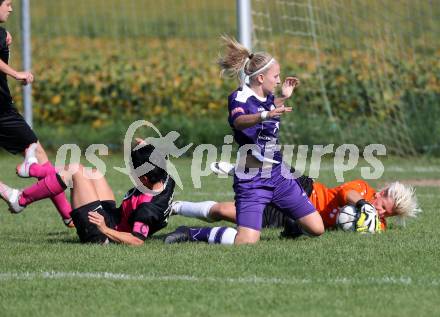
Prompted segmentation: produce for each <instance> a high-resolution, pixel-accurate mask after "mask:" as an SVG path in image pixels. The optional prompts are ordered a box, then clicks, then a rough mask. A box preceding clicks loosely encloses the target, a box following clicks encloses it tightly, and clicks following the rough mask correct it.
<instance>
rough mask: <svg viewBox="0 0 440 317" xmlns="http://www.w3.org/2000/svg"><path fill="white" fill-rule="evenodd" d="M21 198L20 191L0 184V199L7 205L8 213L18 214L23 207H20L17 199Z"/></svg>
mask: <svg viewBox="0 0 440 317" xmlns="http://www.w3.org/2000/svg"><path fill="white" fill-rule="evenodd" d="M20 196H21V191H20V190H18V189H15V188H11V187H9V186H8V185H5V184H3V183H0V197H1V198H2V199H3V200H4V201H6V203H7V204H8V205H9V211H10V212H11V213H13V214H18V213H19V212H21V211H22V210H23V209H24V207H23V206H20V204H19V203H18V199H19V198H20Z"/></svg>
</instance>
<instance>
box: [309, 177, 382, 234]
mask: <svg viewBox="0 0 440 317" xmlns="http://www.w3.org/2000/svg"><path fill="white" fill-rule="evenodd" d="M351 190H354V191H356V192H358V193H359V194H360V195H361V196H362V197H363V199H365V200H366V201H371V200H372V199H373V197H374V194H375V193H376V191H375V190H374V189H373V188H372V187H371V186H370V185H369V184H368V183H367V182H365V181H363V180H354V181H351V182H347V183H344V184H342V185H340V186H337V187H334V188H328V187H326V186H325V185H323V184H321V183H319V182H314V183H313V191H312V194H311V195H310V197H309V198H310V201H311V202H312V204H313V205H314V206H315V208H316V210H317V211H318V212H319V213H320V214H321V217H322V220H323V222H324V227H325V228H326V229H330V228H333V227H335V225H336V218H337V215H338V212H339V208H340V207H342V206H345V205H348V201H347V193H348V192H349V191H351ZM381 222H382V229H385V227H386V223H385V219H381Z"/></svg>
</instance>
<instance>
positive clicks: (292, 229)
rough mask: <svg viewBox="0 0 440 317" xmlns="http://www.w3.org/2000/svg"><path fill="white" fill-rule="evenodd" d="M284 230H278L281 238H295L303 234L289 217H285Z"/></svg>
mask: <svg viewBox="0 0 440 317" xmlns="http://www.w3.org/2000/svg"><path fill="white" fill-rule="evenodd" d="M283 227H284V230H283V231H281V232H280V238H281V239H296V238H298V237H300V236H302V235H303V234H304V232H303V231H302V230H301V228H300V227H299V226H298V224H297V223H296V221H295V220H293V219H292V218H290V217H285V220H284V225H283Z"/></svg>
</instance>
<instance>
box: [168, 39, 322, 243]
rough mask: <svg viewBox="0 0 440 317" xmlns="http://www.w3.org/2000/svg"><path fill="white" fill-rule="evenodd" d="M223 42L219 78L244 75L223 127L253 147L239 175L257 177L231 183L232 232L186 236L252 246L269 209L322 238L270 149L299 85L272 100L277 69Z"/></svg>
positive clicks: (290, 82)
mask: <svg viewBox="0 0 440 317" xmlns="http://www.w3.org/2000/svg"><path fill="white" fill-rule="evenodd" d="M222 39H223V41H224V44H225V49H226V50H225V54H224V56H223V57H221V58H220V59H219V61H218V64H219V66H220V68H221V72H222V73H225V74H228V75H230V76H231V77H237V78H239V77H240V74H241V72H244V74H245V75H246V76H247V78H248V81H246V83H241V85H240V86H239V87H238V88H237V89H236V90H235V91H233V92H232V93H231V94H230V95H229V97H228V110H229V117H228V122H229V125H230V126H231V128H232V131H233V133H234V139H235V141H236V142H237V144H238V145H239V146H240V147H249V146H250V147H252V151H251V150H249V151H247V152H246V154H244V155H243V156H242V157H243V162H242V167H243V170H246V169H253V170H254V171H256V174H255V175H253V177H252V178H251V179H249V177H245V176H244V175H236V176H235V177H234V185H233V189H234V192H235V199H236V206H237V208H236V214H237V217H236V218H237V219H236V223H237V230H235V229H234V228H227V227H217V228H209V227H208V228H195V229H194V230H192V229H188V230H187V231H186V232H188V233H189V235H190V237H191V240H194V241H205V242H211V243H220V244H253V243H257V242H258V241H259V240H260V233H261V228H262V226H261V225H262V216H263V210H264V208H265V206H266V205H268V204H270V203H272V204H274V205H276V206H278V207H279V208H280V210H282V212H283V213H285V214H287V215H289V216H290V217H291V218H293V219H295V220H296V221H297V223H298V226H301V230H304V231H305V232H307V233H308V234H310V235H314V236H319V235H321V234H322V233H323V232H324V225H323V223H322V219H321V217H320V216H319V213H318V212H317V211H316V210H315V207H314V206H313V205H312V203H311V202H310V200H309V199H308V198H307V195H306V194H305V193H304V190H303V189H302V187H301V186H300V185H299V184H298V182H297V180H295V179H292V178H286V177H284V176H283V175H282V170H283V168H285V167H284V165H283V163H282V154H281V152H280V151H279V150H277V149H276V146H275V145H277V144H278V143H279V140H278V134H279V133H278V131H279V128H280V116H282V115H284V114H286V113H288V112H290V111H291V110H292V109H291V108H290V107H285V106H284V103H285V102H286V101H287V100H288V99H289V98H290V97H291V96H292V95H293V91H294V89H295V87H296V86H297V85H298V84H299V81H298V79H297V78H294V77H287V78H286V79H285V80H284V82H283V83H282V85H281V93H282V94H281V96H280V97H275V95H274V93H275V90H276V87H277V86H278V85H280V84H281V79H280V65H279V63H278V62H277V61H276V60H275V59H274V58H273V57H272V56H271V55H270V54H268V53H266V52H258V53H251V52H249V51H248V50H247V49H246V47H244V46H243V45H241V44H240V43H238V42H237V41H235V40H234V39H231V38H229V37H223V38H222ZM247 82H248V83H247ZM269 173H270V174H269ZM268 174H269V175H268ZM268 176H269V177H268ZM286 193H289V195H286ZM174 237H176V235H169V236H167V238H166V239H165V242H166V243H173V242H179V241H178V240H179V238H178V237H176V238H177V239H174Z"/></svg>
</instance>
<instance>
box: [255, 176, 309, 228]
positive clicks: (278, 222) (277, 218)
mask: <svg viewBox="0 0 440 317" xmlns="http://www.w3.org/2000/svg"><path fill="white" fill-rule="evenodd" d="M291 172H292V173H294V172H295V170H294V169H292V170H291ZM298 182H299V184H300V185H301V187H302V188H303V189H304V191H305V192H306V194H307V196H308V197H310V195H311V194H312V191H313V179H312V178H310V177H308V176H305V175H302V176H301V177H298ZM286 218H287V216H285V215H284V214H283V213H282V212H281V210H280V209H278V208H277V207H276V206H275V205H272V204H269V205H267V206H266V208H264V211H263V225H262V226H263V228H281V227H283V226H284V223H285V222H286Z"/></svg>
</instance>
